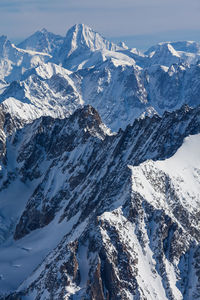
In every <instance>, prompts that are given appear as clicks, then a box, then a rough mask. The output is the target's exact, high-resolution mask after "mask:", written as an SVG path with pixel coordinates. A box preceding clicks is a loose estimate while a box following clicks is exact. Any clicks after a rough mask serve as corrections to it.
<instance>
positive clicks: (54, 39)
mask: <svg viewBox="0 0 200 300" xmlns="http://www.w3.org/2000/svg"><path fill="white" fill-rule="evenodd" d="M63 39H64V38H63V37H62V36H60V35H56V34H54V33H51V32H48V31H47V30H46V29H45V28H43V29H41V30H39V31H36V32H35V33H34V34H32V35H31V36H30V37H28V38H27V39H26V40H24V41H23V42H21V43H20V44H19V45H18V47H19V48H22V49H26V50H32V51H37V52H44V53H48V54H52V53H53V52H54V51H55V50H56V49H57V48H58V47H60V46H61V45H62V43H63Z"/></svg>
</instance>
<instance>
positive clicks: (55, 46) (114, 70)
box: [0, 24, 200, 131]
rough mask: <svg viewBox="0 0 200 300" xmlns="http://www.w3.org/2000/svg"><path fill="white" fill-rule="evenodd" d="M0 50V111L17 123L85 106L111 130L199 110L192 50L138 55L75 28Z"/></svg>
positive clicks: (187, 45) (168, 47) (160, 48)
mask: <svg viewBox="0 0 200 300" xmlns="http://www.w3.org/2000/svg"><path fill="white" fill-rule="evenodd" d="M1 44H2V51H1V55H0V61H1V65H2V71H1V74H2V75H1V84H0V102H1V107H2V108H3V110H4V111H5V112H7V113H9V114H11V115H12V116H13V117H15V118H16V119H18V121H17V120H16V123H17V122H18V123H19V124H22V123H23V124H24V123H27V122H28V123H30V122H32V121H33V120H35V119H36V118H39V117H41V116H43V115H49V116H52V117H59V118H64V117H65V116H66V115H68V116H69V115H71V114H72V113H73V112H74V111H75V110H76V109H77V108H79V107H81V106H82V105H87V104H90V105H92V106H93V107H94V108H96V109H97V110H98V111H99V113H100V115H101V118H102V120H103V122H104V123H105V124H106V125H107V126H108V127H110V128H111V129H112V130H113V131H117V130H119V128H123V129H125V128H126V126H127V125H128V124H129V123H132V122H133V121H134V119H135V118H138V117H144V116H145V115H149V116H152V115H154V114H159V115H162V114H163V113H164V112H165V110H168V111H173V110H175V109H178V108H180V107H181V106H182V105H183V104H188V105H190V106H192V107H195V106H196V105H198V104H200V102H199V97H198V95H199V63H198V55H199V45H198V43H194V42H193V43H192V42H177V43H162V44H159V45H157V46H156V47H152V48H150V49H149V51H147V52H146V54H142V53H140V52H139V51H137V50H136V49H128V48H127V46H125V45H124V44H123V43H121V44H120V45H115V44H113V43H111V42H109V41H108V40H106V39H105V38H104V37H102V36H101V35H100V34H99V33H97V32H95V31H94V30H92V29H91V28H90V27H89V26H87V25H83V24H78V25H75V26H73V27H72V28H71V29H69V31H68V32H67V34H66V36H65V37H61V36H58V35H54V34H52V33H50V32H48V31H47V30H45V29H43V30H41V31H38V32H36V33H35V34H33V35H32V36H30V37H29V38H28V39H26V40H25V41H24V42H22V43H20V44H19V45H18V46H17V47H16V46H14V45H13V44H12V43H10V42H9V41H8V40H7V39H6V38H5V37H2V38H1ZM20 47H21V48H20ZM175 48H176V49H175ZM189 57H190V58H192V57H193V58H192V59H188V58H189ZM191 62H192V64H191ZM191 86H192V87H191ZM41 99H42V100H41ZM24 112H26V113H24ZM119 112H121V113H119ZM22 120H23V121H22ZM20 126H21V125H20Z"/></svg>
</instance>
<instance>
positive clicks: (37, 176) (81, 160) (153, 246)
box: [0, 106, 200, 300]
mask: <svg viewBox="0 0 200 300" xmlns="http://www.w3.org/2000/svg"><path fill="white" fill-rule="evenodd" d="M198 124H200V110H199V108H195V109H190V108H189V107H186V106H185V107H183V108H182V109H180V110H178V111H176V112H173V113H165V114H164V116H163V117H162V118H161V117H158V116H154V117H152V118H144V119H140V120H136V121H135V122H134V124H133V125H132V126H128V127H127V128H126V130H125V131H122V130H120V131H119V132H118V134H116V135H111V136H110V135H107V133H106V132H105V131H104V130H102V126H103V124H102V123H101V120H100V117H99V115H98V113H97V112H96V111H95V110H94V109H93V108H92V107H91V106H87V107H85V108H83V109H80V110H77V111H76V112H75V113H74V114H73V115H72V116H71V117H70V118H65V119H63V120H60V119H56V120H55V119H52V118H51V117H42V118H40V119H38V120H35V121H34V122H33V123H32V124H29V125H26V126H24V128H23V129H21V130H17V131H16V132H15V133H13V135H12V136H11V137H10V138H7V164H6V165H2V167H3V168H2V173H3V180H2V181H3V184H4V186H3V189H1V190H0V199H1V196H4V198H5V197H7V199H8V202H7V205H5V203H4V202H3V203H1V202H0V205H2V206H1V217H2V224H3V225H4V226H2V227H1V231H0V232H1V237H2V238H4V239H6V241H5V242H4V243H3V244H2V245H1V247H0V254H1V255H0V257H1V258H0V263H1V265H2V268H1V270H2V271H1V272H2V280H1V281H0V291H1V294H2V293H4V292H5V293H6V294H10V293H11V295H12V297H14V299H15V298H16V297H23V296H26V297H29V298H30V299H34V298H35V297H36V296H37V297H38V298H39V299H45V300H47V299H49V297H50V295H51V296H52V297H53V298H54V299H56V300H60V299H64V298H69V297H70V296H75V295H76V296H77V297H78V298H80V297H82V298H85V299H87V296H88V295H93V296H94V295H95V296H94V299H98V298H97V297H98V295H99V293H102V295H103V296H102V297H104V298H106V296H107V295H108V293H109V294H112V295H114V296H115V298H116V299H118V298H119V299H123V300H127V299H134V300H136V299H138V297H139V299H140V298H141V299H144V296H145V297H146V296H148V295H150V297H151V298H152V299H158V300H160V297H162V298H163V299H180V300H181V299H182V297H183V294H184V292H185V291H186V292H187V294H188V295H189V296H188V297H189V299H190V298H191V299H192V298H193V296H194V295H198V293H197V290H196V287H197V285H198V278H199V275H198V274H199V273H198V270H199V265H198V257H199V256H198V251H199V250H198V242H199V240H198V239H199V238H198V237H199V225H198V223H197V222H196V221H197V220H198V203H199V202H198V201H199V198H198V197H199V196H198V190H199V184H200V183H199V176H200V174H199V172H198V169H199V167H200V166H199V163H200V162H199V155H198V149H199V141H200V135H199V132H200V127H199V125H198ZM172 133H173V134H172ZM185 137H186V139H185V140H184V138H185ZM172 154H173V156H172ZM188 154H190V156H192V154H194V155H193V158H190V157H188ZM166 158H168V159H166ZM147 159H148V161H146V160H147ZM149 159H153V160H149ZM160 159H163V160H162V161H160ZM136 165H137V166H136ZM130 166H131V167H130ZM173 166H175V167H176V171H175V172H174V170H173ZM130 168H131V170H130ZM182 168H183V169H184V172H183V173H180V172H182ZM185 168H187V169H185ZM11 171H12V173H11ZM188 171H189V172H190V174H191V176H190V177H188ZM13 172H14V174H13ZM193 172H194V173H193ZM16 174H17V175H16ZM193 175H194V176H193ZM8 178H9V180H7V179H8ZM20 178H21V179H22V181H21V180H20ZM189 180H190V183H189ZM191 180H192V184H191ZM193 185H196V187H197V188H196V190H194V189H193ZM19 191H23V197H22V198H20V203H16V202H15V201H14V199H15V198H13V193H14V195H15V196H16V193H17V192H18V193H19ZM190 197H192V198H190ZM191 199H192V201H191ZM13 201H14V203H12V202H13ZM11 208H12V209H11ZM8 211H9V213H8ZM16 216H17V217H18V219H16ZM3 220H4V221H3ZM5 220H6V222H5ZM3 233H7V236H6V235H4V236H3ZM53 233H54V235H53ZM12 235H14V237H15V239H16V240H13V238H12ZM8 236H9V238H8ZM42 241H43V242H42ZM44 241H45V243H44ZM47 246H48V247H47ZM49 251H50V252H49ZM188 253H189V257H190V261H191V262H192V263H191V264H187V255H188ZM116 257H117V259H116ZM10 261H12V263H10ZM28 261H29V263H28ZM34 270H35V271H34ZM127 270H128V271H127ZM32 271H34V272H33V273H32ZM17 274H18V275H17ZM52 274H53V275H52ZM188 274H189V275H188ZM52 276H54V277H53V278H54V280H53V282H54V284H53V285H51V278H52ZM107 276H110V280H109V284H108V281H107ZM188 276H189V278H188ZM191 276H192V278H193V282H191V283H190V285H189V286H188V285H187V283H186V281H187V279H188V280H190V278H191ZM66 279H67V283H66ZM11 283H12V285H11ZM97 283H98V284H97ZM102 286H106V290H103V288H102ZM13 293H14V294H13ZM11 295H10V297H11ZM119 295H120V296H119ZM138 295H139V296H138ZM118 296H119V297H118ZM104 298H103V299H104ZM151 298H150V299H151Z"/></svg>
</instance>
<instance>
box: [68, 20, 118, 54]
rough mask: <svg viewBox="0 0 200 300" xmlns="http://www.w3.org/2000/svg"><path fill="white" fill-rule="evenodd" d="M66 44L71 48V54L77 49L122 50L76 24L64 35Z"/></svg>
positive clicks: (88, 28)
mask: <svg viewBox="0 0 200 300" xmlns="http://www.w3.org/2000/svg"><path fill="white" fill-rule="evenodd" d="M66 43H67V44H69V45H70V46H71V52H73V51H74V50H75V49H77V48H79V47H82V48H88V49H90V50H91V51H95V50H100V49H108V50H116V49H117V48H122V47H120V46H119V47H118V46H116V45H115V44H113V43H111V42H109V41H108V40H106V39H105V38H104V37H102V36H101V35H100V34H99V33H97V32H95V31H94V30H93V29H92V28H90V27H89V26H87V25H85V24H76V25H74V26H73V27H71V28H70V29H69V30H68V32H67V35H66ZM69 54H71V53H69Z"/></svg>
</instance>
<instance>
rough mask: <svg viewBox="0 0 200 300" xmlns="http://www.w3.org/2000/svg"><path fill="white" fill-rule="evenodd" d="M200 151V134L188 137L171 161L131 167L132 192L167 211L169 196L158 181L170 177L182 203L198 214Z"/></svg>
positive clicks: (145, 163)
mask: <svg viewBox="0 0 200 300" xmlns="http://www.w3.org/2000/svg"><path fill="white" fill-rule="evenodd" d="M199 149H200V134H197V135H193V136H189V137H187V138H185V140H184V142H183V145H182V146H181V147H180V148H179V149H178V151H177V152H176V153H175V154H174V155H173V156H172V157H171V158H169V159H166V160H164V161H156V162H153V161H146V162H144V163H142V164H141V165H139V166H137V167H131V169H132V180H133V183H132V184H133V190H134V191H139V192H140V193H141V195H143V196H144V197H145V199H149V200H150V202H151V203H152V204H154V205H155V206H156V207H161V206H162V207H163V208H166V209H168V205H170V203H167V198H166V195H165V193H164V192H163V191H162V190H161V188H160V187H161V181H160V182H159V178H160V179H161V180H162V178H164V177H163V176H165V175H167V176H168V177H169V181H170V184H171V185H172V186H173V187H174V188H175V190H176V193H177V195H178V197H179V199H180V201H181V204H182V205H183V206H184V207H186V208H187V210H189V211H191V212H193V211H196V210H197V209H198V208H199V203H200V155H199ZM149 175H151V176H150V177H149ZM149 178H151V181H150V180H149ZM172 204H173V203H172Z"/></svg>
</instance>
